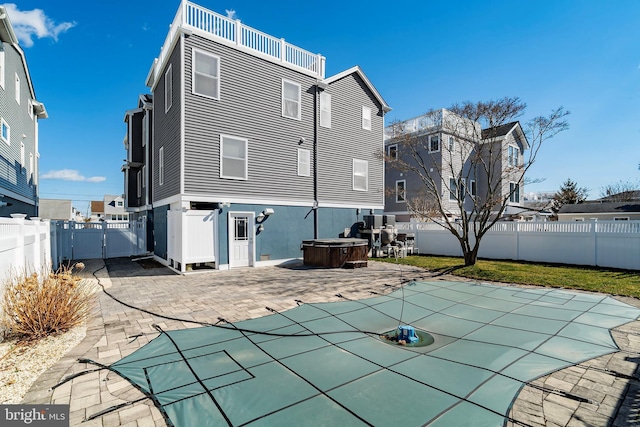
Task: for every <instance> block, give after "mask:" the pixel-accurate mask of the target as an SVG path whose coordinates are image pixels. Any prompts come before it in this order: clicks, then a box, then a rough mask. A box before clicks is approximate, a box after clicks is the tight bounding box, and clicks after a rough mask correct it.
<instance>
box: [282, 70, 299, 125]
mask: <svg viewBox="0 0 640 427" xmlns="http://www.w3.org/2000/svg"><path fill="white" fill-rule="evenodd" d="M282 117H288V118H290V119H296V120H300V85H299V84H298V83H294V82H290V81H288V80H284V79H283V80H282Z"/></svg>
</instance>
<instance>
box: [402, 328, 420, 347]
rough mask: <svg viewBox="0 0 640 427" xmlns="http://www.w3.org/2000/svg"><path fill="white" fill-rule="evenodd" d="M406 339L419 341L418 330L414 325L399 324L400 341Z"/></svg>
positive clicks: (411, 341) (407, 340)
mask: <svg viewBox="0 0 640 427" xmlns="http://www.w3.org/2000/svg"><path fill="white" fill-rule="evenodd" d="M400 340H404V341H406V342H407V343H414V342H416V341H418V336H417V335H416V330H415V328H414V327H413V326H406V325H403V326H398V341H400Z"/></svg>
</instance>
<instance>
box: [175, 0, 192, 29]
mask: <svg viewBox="0 0 640 427" xmlns="http://www.w3.org/2000/svg"><path fill="white" fill-rule="evenodd" d="M188 3H189V2H188V1H187V0H182V3H181V4H180V10H181V14H182V16H181V19H179V20H178V22H179V23H180V24H189V25H191V23H190V22H189V15H188V13H187V5H188ZM180 21H182V22H180Z"/></svg>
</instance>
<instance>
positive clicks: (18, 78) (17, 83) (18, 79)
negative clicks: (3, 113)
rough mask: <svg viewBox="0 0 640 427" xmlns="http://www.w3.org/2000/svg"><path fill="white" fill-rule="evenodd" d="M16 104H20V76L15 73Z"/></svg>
mask: <svg viewBox="0 0 640 427" xmlns="http://www.w3.org/2000/svg"><path fill="white" fill-rule="evenodd" d="M16 102H17V103H18V104H20V76H18V73H16Z"/></svg>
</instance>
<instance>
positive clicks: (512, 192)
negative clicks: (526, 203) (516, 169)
mask: <svg viewBox="0 0 640 427" xmlns="http://www.w3.org/2000/svg"><path fill="white" fill-rule="evenodd" d="M509 201H510V202H511V203H520V186H519V185H518V184H517V183H516V182H510V183H509Z"/></svg>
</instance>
